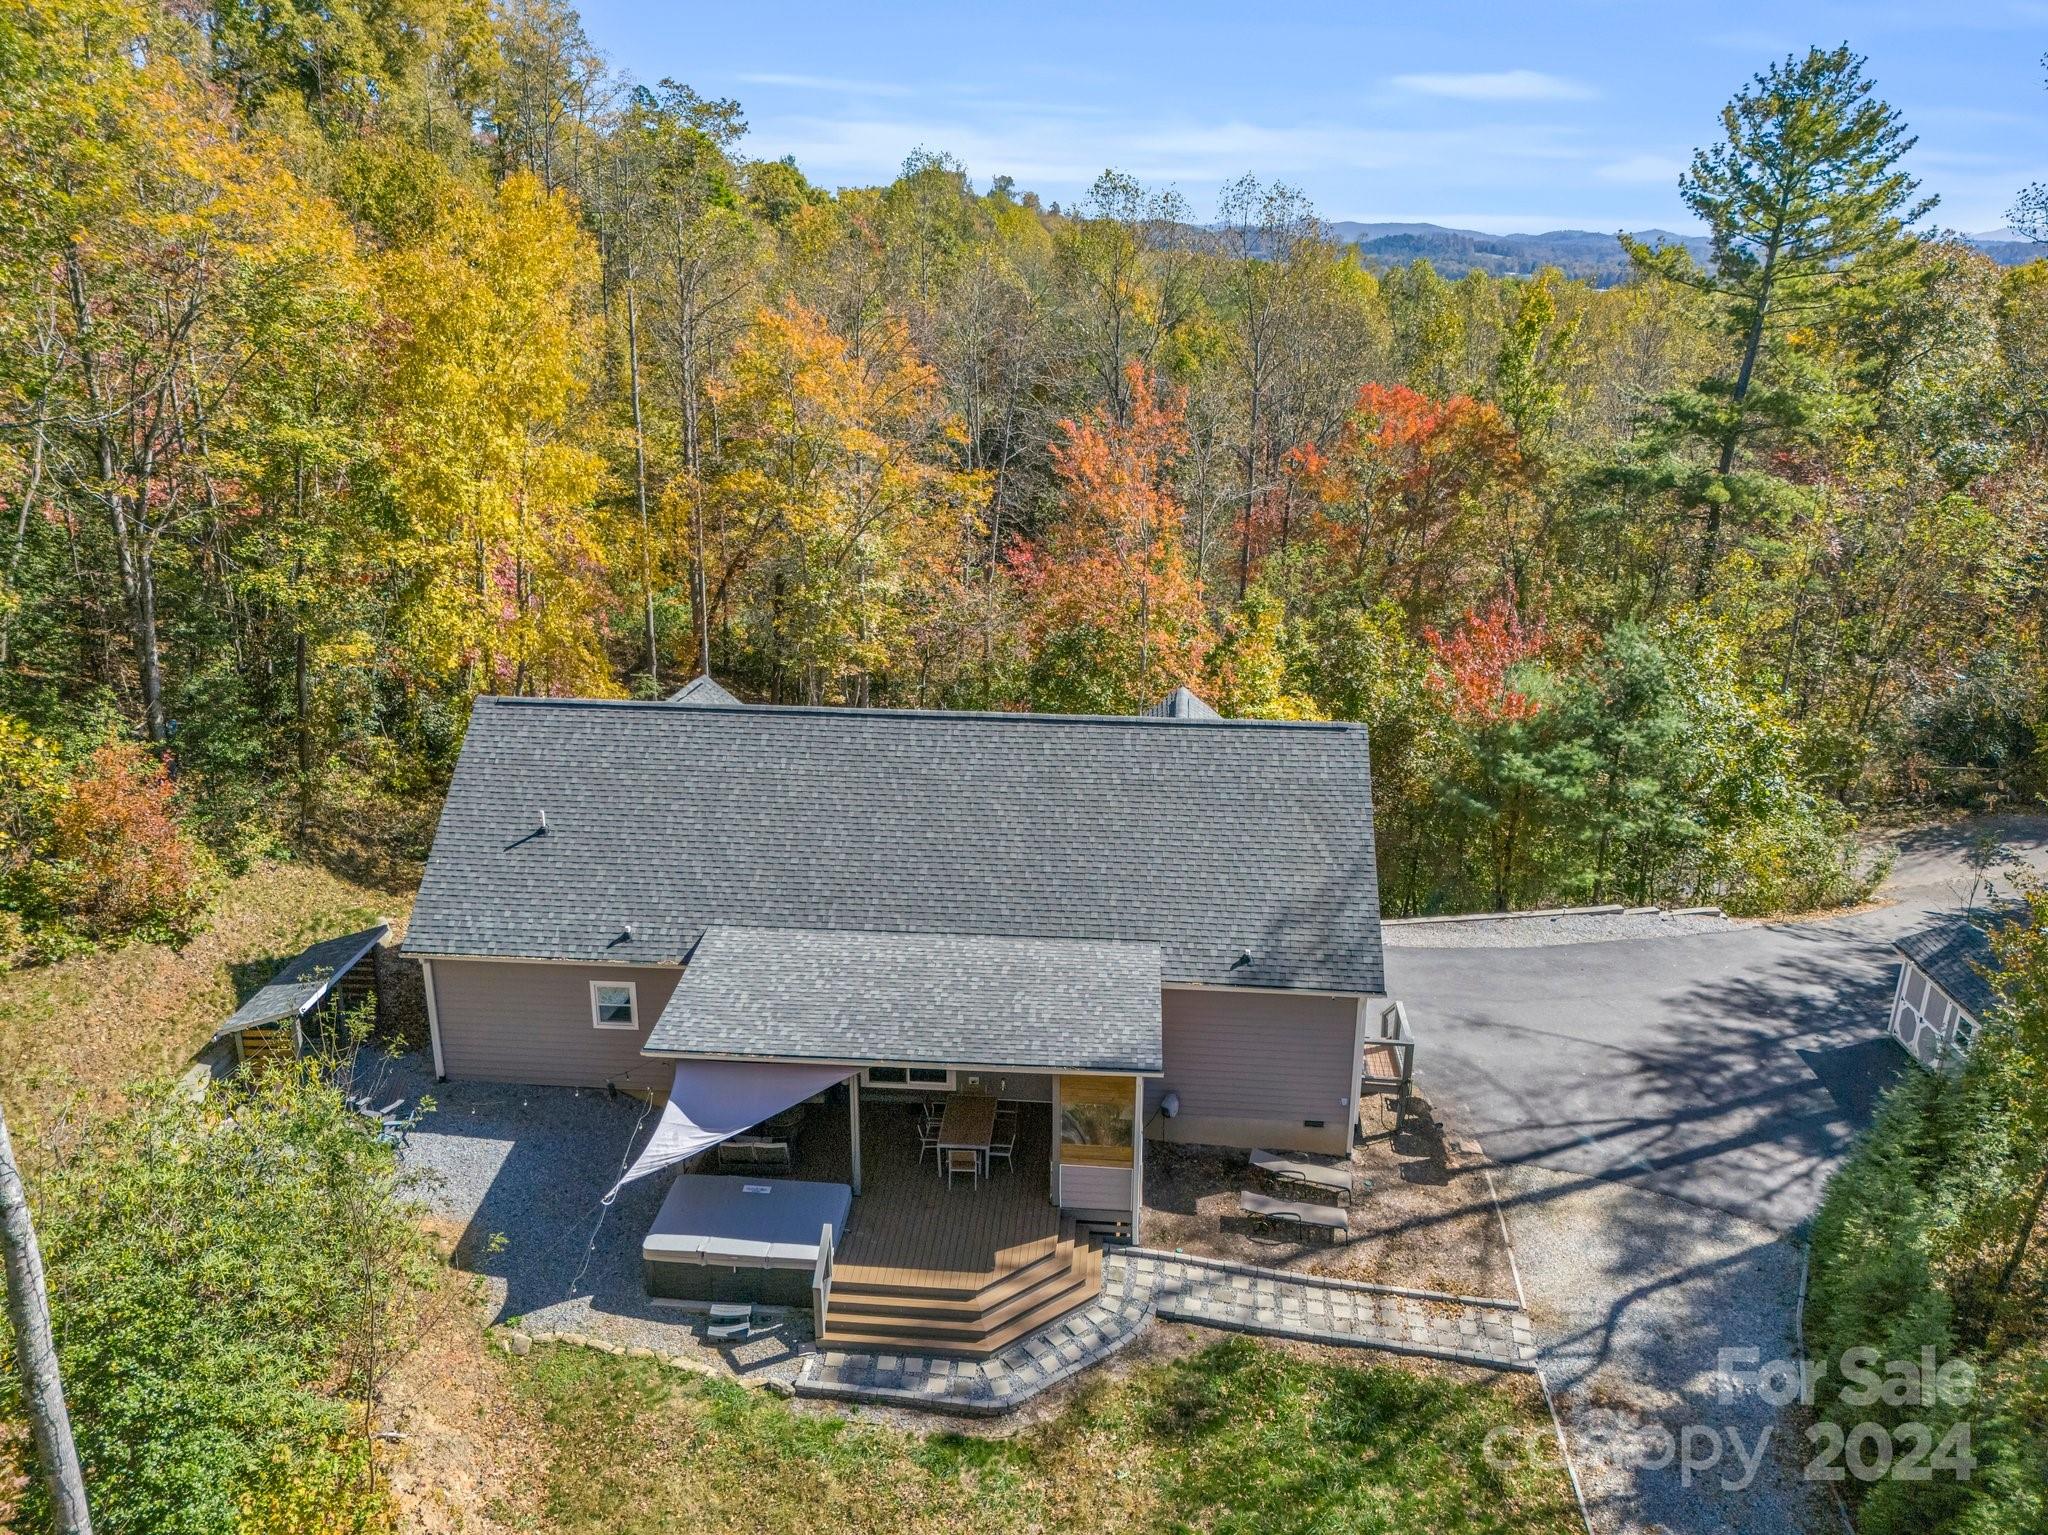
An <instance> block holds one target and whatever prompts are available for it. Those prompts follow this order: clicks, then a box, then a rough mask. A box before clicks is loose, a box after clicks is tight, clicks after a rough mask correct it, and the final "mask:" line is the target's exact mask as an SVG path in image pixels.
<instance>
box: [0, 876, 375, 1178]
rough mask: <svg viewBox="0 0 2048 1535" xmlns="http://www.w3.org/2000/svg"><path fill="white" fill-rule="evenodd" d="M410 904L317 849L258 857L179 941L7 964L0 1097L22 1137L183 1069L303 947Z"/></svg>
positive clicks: (0, 992)
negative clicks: (178, 944)
mask: <svg viewBox="0 0 2048 1535" xmlns="http://www.w3.org/2000/svg"><path fill="white" fill-rule="evenodd" d="M411 904H412V897H411V895H410V894H409V893H407V892H405V891H400V890H391V889H381V888H377V887H375V886H373V885H369V884H359V883H356V882H354V881H352V880H349V879H346V878H343V877H341V876H339V875H337V874H334V873H332V872H330V871H329V870H327V869H325V868H323V867H322V866H320V865H319V864H317V863H313V862H310V861H308V862H303V863H266V864H259V865H258V866H256V867H255V868H253V869H251V870H250V871H249V872H248V873H246V874H243V875H241V876H240V877H238V878H236V879H234V880H231V881H229V883H228V885H227V886H226V888H225V889H224V890H223V891H222V892H221V895H220V897H219V899H218V901H217V902H216V903H215V908H214V910H213V912H212V913H211V915H210V917H209V920H208V924H207V927H206V929H205V931H203V932H201V933H200V934H199V935H198V936H197V937H195V938H193V939H192V941H191V942H190V943H188V944H186V946H185V947H184V948H182V949H173V948H171V947H169V946H168V945H162V944H148V943H132V944H129V945H126V946H125V947H122V948H118V949H109V950H101V951H96V952H92V953H86V954H79V955H75V956H73V957H72V958H70V959H67V960H63V961H61V962H60V963H58V964H54V965H44V966H37V967H35V968H33V969H28V970H19V971H15V972H13V973H11V974H4V975H0V1107H4V1108H5V1109H6V1111H7V1114H8V1116H9V1118H10V1120H11V1121H12V1122H13V1124H14V1133H15V1139H16V1141H17V1142H18V1143H19V1142H21V1141H23V1140H25V1139H26V1138H27V1135H28V1133H29V1132H30V1131H32V1130H34V1129H36V1128H39V1127H41V1126H43V1125H46V1124H48V1123H49V1121H50V1119H51V1118H52V1116H54V1115H56V1114H58V1113H59V1112H61V1111H63V1110H65V1109H67V1108H68V1107H70V1106H72V1105H74V1104H75V1105H78V1106H79V1107H80V1108H82V1109H83V1111H84V1112H87V1113H92V1114H103V1113H107V1112H109V1111H111V1110H112V1109H113V1108H114V1107H116V1106H117V1105H118V1104H119V1102H120V1100H121V1096H122V1092H123V1089H125V1088H127V1087H128V1086H130V1085H131V1084H133V1083H135V1082H138V1081H141V1080H144V1079H147V1078H151V1077H155V1076H160V1075H162V1074H164V1073H167V1072H176V1071H178V1070H179V1069H181V1068H182V1067H183V1066H184V1065H185V1063H186V1062H187V1061H188V1060H189V1059H190V1058H191V1056H192V1053H193V1052H194V1051H195V1050H197V1049H198V1048H199V1047H200V1046H201V1045H203V1044H204V1043H205V1042H206V1040H207V1038H208V1037H209V1036H210V1035H211V1034H212V1032H213V1030H214V1027H215V1026H216V1025H217V1024H219V1022H220V1021H221V1019H223V1018H225V1017H226V1016H227V1015H228V1014H229V1013H230V1012H232V1011H233V1010H234V1007H235V1004H236V1003H237V1002H238V1001H239V1000H241V997H242V996H243V995H246V994H247V993H248V992H249V991H252V990H254V989H255V987H256V986H258V985H261V984H262V982H263V981H264V980H266V979H268V978H269V976H270V974H271V973H272V971H273V970H274V969H275V968H276V966H277V965H279V964H281V963H283V961H284V960H286V959H288V958H290V957H291V955H292V954H293V953H295V952H296V951H297V950H299V949H300V948H303V947H304V946H305V945H306V944H308V943H310V942H312V941H313V940H314V939H316V938H327V937H332V936H333V935H334V934H336V933H341V932H346V931H348V929H349V928H350V927H351V926H356V927H360V926H363V925H365V924H367V923H368V922H371V921H373V920H375V919H376V918H378V917H384V916H400V917H402V916H403V915H404V913H405V912H406V911H407V910H408V909H409V908H410V907H411Z"/></svg>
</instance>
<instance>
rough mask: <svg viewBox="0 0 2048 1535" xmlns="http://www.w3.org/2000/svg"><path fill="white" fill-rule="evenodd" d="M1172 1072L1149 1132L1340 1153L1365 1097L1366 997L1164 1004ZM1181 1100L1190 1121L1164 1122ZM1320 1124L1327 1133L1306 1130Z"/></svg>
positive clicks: (1222, 998) (1197, 994)
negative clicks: (1361, 1054)
mask: <svg viewBox="0 0 2048 1535" xmlns="http://www.w3.org/2000/svg"><path fill="white" fill-rule="evenodd" d="M1161 1021H1162V1027H1163V1030H1164V1044H1165V1055H1166V1062H1165V1064H1166V1072H1165V1075H1164V1076H1163V1077H1161V1078H1160V1079H1158V1080H1156V1081H1153V1082H1149V1083H1147V1084H1146V1092H1145V1108H1146V1114H1147V1116H1148V1125H1147V1133H1148V1134H1150V1135H1151V1136H1153V1137H1154V1138H1155V1139H1164V1140H1170V1141H1183V1142H1192V1143H1197V1144H1202V1145H1211V1146H1247V1147H1249V1146H1266V1147H1271V1148H1274V1149H1276V1150H1292V1151H1327V1152H1339V1151H1343V1150H1345V1149H1346V1148H1348V1147H1349V1146H1350V1144H1351V1116H1352V1115H1353V1114H1354V1113H1355V1112H1356V1109H1355V1108H1354V1104H1355V1103H1356V1101H1357V1093H1358V1057H1357V1054H1356V1044H1357V1032H1356V1031H1357V1026H1358V998H1356V997H1317V996H1303V995H1300V994H1298V993H1292V992H1276V991H1253V990H1250V989H1245V990H1238V991H1231V990H1223V989H1214V990H1195V991H1180V990H1174V989H1171V988H1169V989H1168V990H1167V991H1166V992H1165V993H1164V994H1163V997H1162V1020H1161ZM1168 1092H1176V1093H1179V1094H1180V1113H1179V1115H1178V1116H1177V1117H1175V1118H1173V1119H1166V1118H1164V1117H1162V1116H1158V1115H1157V1114H1156V1113H1155V1111H1156V1109H1157V1107H1158V1104H1159V1100H1160V1098H1161V1097H1163V1096H1164V1095H1165V1094H1166V1093H1168ZM1312 1119H1319V1120H1321V1121H1322V1125H1321V1127H1320V1128H1318V1127H1315V1126H1311V1125H1308V1124H1305V1123H1304V1121H1306V1120H1312Z"/></svg>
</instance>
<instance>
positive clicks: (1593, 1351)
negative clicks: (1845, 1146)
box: [1495, 1164, 1830, 1535]
mask: <svg viewBox="0 0 2048 1535" xmlns="http://www.w3.org/2000/svg"><path fill="white" fill-rule="evenodd" d="M1495 1177H1496V1179H1497V1180H1498V1182H1499V1185H1500V1196H1501V1202H1502V1205H1503V1208H1504V1211H1505V1214H1506V1216H1507V1221H1508V1227H1509V1230H1510V1232H1511V1233H1512V1235H1513V1238H1514V1243H1515V1253H1516V1258H1517V1261H1518V1262H1519V1264H1520V1266H1521V1271H1522V1275H1523V1280H1524V1284H1525V1286H1526V1288H1527V1293H1528V1298H1529V1319H1530V1323H1531V1326H1532V1328H1533V1330H1534V1333H1535V1336H1536V1339H1537V1353H1536V1363H1537V1365H1538V1367H1539V1368H1540V1369H1541V1370H1542V1372H1543V1376H1544V1379H1545V1380H1546V1381H1548V1382H1549V1384H1550V1387H1551V1390H1552V1391H1553V1392H1554V1393H1555V1394H1556V1397H1557V1408H1558V1413H1559V1416H1560V1417H1561V1418H1562V1420H1563V1422H1564V1424H1565V1426H1566V1429H1567V1431H1568V1432H1569V1434H1570V1436H1571V1443H1572V1455H1573V1460H1574V1462H1575V1464H1576V1465H1577V1468H1578V1472H1579V1479H1580V1484H1581V1486H1582V1488H1583V1489H1584V1492H1585V1495H1586V1505H1587V1512H1588V1513H1589V1514H1590V1515H1591V1517H1592V1520H1593V1527H1594V1529H1596V1530H1598V1531H1601V1532H1603V1535H1604V1532H1608V1531H1617V1532H1618V1531H1627V1532H1637V1531H1647V1530H1654V1529H1657V1528H1658V1527H1660V1526H1661V1527H1663V1528H1665V1529H1668V1530H1671V1531H1675V1532H1683V1535H1737V1532H1740V1535H1800V1532H1803V1531H1824V1530H1827V1529H1829V1528H1830V1515H1829V1512H1828V1510H1827V1508H1826V1506H1825V1504H1824V1502H1823V1501H1822V1499H1823V1497H1824V1494H1823V1493H1822V1492H1821V1491H1820V1489H1819V1488H1817V1487H1813V1486H1810V1485H1809V1484H1807V1483H1805V1482H1804V1481H1802V1480H1801V1479H1800V1478H1799V1477H1798V1475H1797V1471H1798V1468H1799V1464H1800V1461H1801V1460H1802V1459H1803V1454H1802V1449H1803V1445H1804V1440H1803V1438H1802V1436H1801V1432H1800V1426H1799V1425H1798V1424H1797V1423H1796V1422H1795V1421H1792V1420H1791V1419H1789V1418H1781V1417H1780V1415H1779V1413H1778V1412H1777V1410H1776V1409H1775V1408H1772V1407H1770V1406H1767V1405H1766V1404H1765V1403H1764V1402H1763V1401H1762V1400H1761V1398H1759V1397H1758V1396H1757V1395H1756V1394H1755V1393H1753V1392H1746V1391H1745V1392H1741V1393H1730V1394H1729V1396H1728V1397H1727V1398H1725V1399H1724V1396H1723V1393H1722V1391H1721V1389H1720V1387H1719V1385H1718V1378H1717V1375H1716V1372H1715V1363H1716V1360H1717V1357H1718V1351H1719V1350H1721V1349H1723V1348H1753V1349H1755V1350H1757V1353H1756V1356H1755V1357H1756V1358H1757V1359H1758V1360H1759V1361H1762V1360H1774V1359H1796V1358H1798V1357H1799V1356H1798V1353H1797V1340H1796V1338H1795V1336H1794V1331H1793V1325H1794V1324H1793V1318H1792V1309H1791V1302H1792V1299H1793V1297H1794V1296H1796V1294H1797V1293H1798V1286H1799V1266H1800V1251H1799V1247H1798V1245H1797V1244H1796V1243H1795V1242H1793V1241H1791V1240H1789V1239H1787V1238H1784V1237H1782V1236H1781V1235H1780V1234H1779V1233H1777V1232H1775V1231H1773V1230H1771V1229H1770V1228H1769V1227H1766V1226H1760V1225H1756V1224H1754V1223H1752V1222H1749V1221H1744V1220H1740V1219H1737V1218H1735V1217H1732V1216H1729V1215H1727V1214H1725V1213H1723V1212H1721V1211H1717V1210H1709V1209H1704V1208H1702V1207H1700V1206H1698V1205H1695V1204H1690V1203H1687V1202H1685V1201H1683V1200H1677V1199H1670V1198H1666V1197H1665V1196H1663V1195H1661V1194H1657V1193H1653V1192H1651V1191H1649V1190H1645V1189H1639V1188H1634V1187H1631V1186H1630V1185H1628V1184H1625V1183H1617V1182H1612V1181H1607V1180H1601V1179H1587V1178H1584V1177H1580V1176H1577V1175H1574V1174H1569V1173H1560V1172H1556V1171H1553V1170H1551V1169H1548V1168H1543V1167H1538V1166H1535V1165H1533V1164H1524V1165H1522V1166H1519V1167H1509V1168H1503V1169H1500V1170H1499V1171H1498V1172H1496V1174H1495ZM1667 1443H1668V1444H1671V1445H1673V1446H1676V1447H1682V1448H1683V1449H1684V1454H1683V1455H1682V1456H1681V1455H1670V1456H1667V1455H1665V1454H1663V1453H1662V1450H1663V1446H1664V1445H1665V1444H1667ZM1738 1443H1739V1445H1740V1447H1741V1448H1740V1450H1739V1451H1738V1450H1737V1449H1736V1448H1735V1446H1736V1445H1737V1444H1738ZM1759 1444H1761V1445H1762V1446H1763V1451H1762V1458H1761V1460H1757V1447H1758V1445H1759ZM1745 1458H1747V1459H1749V1460H1751V1461H1755V1463H1756V1464H1755V1470H1754V1472H1753V1473H1750V1472H1748V1471H1746V1468H1745V1466H1744V1464H1743V1461H1744V1459H1745ZM1687 1459H1690V1461H1691V1462H1692V1465H1691V1466H1688V1465H1686V1464H1685V1461H1686V1460H1687ZM1709 1459H1712V1460H1713V1462H1714V1463H1713V1464H1710V1465H1709V1464H1703V1463H1704V1462H1706V1461H1708V1460H1709Z"/></svg>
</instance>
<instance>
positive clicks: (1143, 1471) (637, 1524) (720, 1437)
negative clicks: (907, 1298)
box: [505, 1339, 1580, 1535]
mask: <svg viewBox="0 0 2048 1535" xmlns="http://www.w3.org/2000/svg"><path fill="white" fill-rule="evenodd" d="M505 1368H507V1369H508V1370H509V1371H511V1373H512V1375H513V1378H514V1380H515V1383H516V1384H515V1389H516V1390H517V1391H520V1392H522V1393H524V1394H526V1395H527V1396H528V1397H529V1398H530V1400H531V1403H532V1405H533V1407H534V1409H535V1411H536V1413H537V1415H538V1417H539V1418H540V1420H541V1421H542V1422H543V1423H544V1425H545V1428H546V1437H547V1440H548V1442H549V1445H550V1455H551V1463H550V1464H549V1465H548V1466H547V1467H546V1468H545V1474H546V1492H545V1502H546V1512H547V1516H548V1523H549V1525H550V1527H551V1528H552V1529H554V1530H555V1531H557V1532H559V1535H584V1532H589V1535H598V1532H603V1535H652V1532H656V1531H662V1532H667V1531H682V1530H720V1531H734V1532H758V1535H780V1532H785V1531H786V1532H797V1531H803V1532H815V1535H825V1532H828V1531H829V1532H833V1535H837V1532H841V1531H848V1532H851V1531H874V1532H877V1535H880V1532H899V1531H901V1532H917V1531H929V1532H934V1535H936V1532H942V1531H943V1532H947V1535H953V1532H962V1531H977V1532H978V1531H1018V1532H1023V1531H1057V1532H1060V1535H1080V1532H1085V1531H1096V1530H1101V1531H1110V1530H1116V1531H1130V1530H1160V1531H1167V1530H1200V1531H1205V1532H1218V1535H1221V1532H1243V1535H1252V1532H1257V1535H1285V1532H1289V1531H1300V1532H1309V1531H1315V1532H1318V1535H1328V1532H1334V1531H1345V1532H1359V1535H1373V1532H1378V1531H1385V1532H1388V1535H1395V1532H1399V1535H1423V1532H1428V1535H1466V1532H1482V1531H1483V1532H1499V1535H1509V1532H1514V1535H1542V1532H1548V1531H1554V1532H1558V1535H1565V1532H1570V1531H1575V1530H1577V1529H1578V1528H1579V1527H1580V1526H1579V1522H1578V1515H1577V1510H1576V1507H1575V1505H1574V1503H1573V1501H1572V1495H1571V1490H1570V1487H1569V1485H1568V1483H1567V1482H1566V1480H1565V1477H1564V1474H1563V1472H1562V1471H1561V1470H1560V1469H1559V1468H1558V1467H1557V1466H1556V1465H1555V1463H1554V1457H1553V1459H1552V1460H1551V1461H1549V1462H1546V1463H1539V1464H1530V1463H1529V1460H1528V1459H1526V1458H1525V1459H1524V1460H1522V1461H1519V1462H1517V1463H1516V1469H1514V1470H1513V1471H1512V1472H1510V1473H1507V1474H1503V1473H1501V1472H1498V1471H1495V1470H1493V1469H1492V1468H1490V1467H1489V1466H1488V1465H1487V1463H1486V1460H1485V1458H1484V1457H1483V1455H1482V1453H1481V1446H1482V1442H1483V1441H1484V1439H1485V1436H1486V1433H1487V1430H1488V1429H1490V1428H1492V1427H1494V1426H1495V1425H1497V1424H1506V1425H1512V1426H1515V1427H1518V1428H1523V1429H1528V1430H1530V1431H1531V1435H1532V1439H1536V1440H1540V1438H1541V1436H1547V1434H1548V1433H1549V1421H1548V1418H1547V1416H1546V1414H1545V1411H1544V1407H1543V1402H1542V1398H1541V1397H1540V1396H1539V1395H1538V1394H1537V1389H1536V1387H1535V1385H1534V1383H1533V1382H1531V1381H1529V1380H1527V1379H1526V1378H1524V1377H1502V1378H1500V1379H1498V1380H1488V1381H1480V1382H1476V1383H1475V1382H1466V1381H1453V1380H1449V1379H1443V1378H1437V1377H1432V1376H1424V1375H1419V1374H1414V1373H1411V1372H1408V1371H1404V1370H1397V1369H1391V1368H1386V1367H1366V1368H1343V1367H1335V1366H1330V1365H1325V1364H1318V1363H1310V1362H1307V1361H1305V1360H1302V1359H1299V1358H1296V1357H1294V1356H1291V1355H1288V1354H1285V1353H1282V1352H1280V1351H1278V1350H1275V1349H1271V1348H1268V1347H1265V1346H1264V1345H1261V1344H1258V1343H1254V1342H1252V1341H1250V1340H1247V1339H1235V1340H1232V1341H1229V1342H1225V1343H1220V1344H1217V1345H1215V1346H1213V1347H1210V1348H1207V1349H1205V1350H1203V1351H1202V1352H1200V1353H1197V1354H1194V1355H1191V1356H1188V1357H1186V1358H1183V1359H1179V1360H1175V1361H1173V1362H1171V1363H1163V1364H1148V1365H1145V1366H1143V1367H1141V1368H1140V1369H1138V1370H1136V1371H1134V1372H1132V1374H1131V1375H1130V1376H1129V1377H1127V1378H1126V1379H1124V1380H1122V1381H1114V1382H1113V1381H1109V1380H1102V1381H1099V1382H1098V1383H1096V1384H1095V1385H1094V1386H1093V1388H1092V1389H1090V1390H1088V1391H1086V1392H1084V1393H1083V1394H1082V1395H1081V1396H1080V1397H1079V1398H1078V1399H1077V1400H1075V1401H1074V1402H1073V1403H1072V1404H1071V1405H1070V1406H1069V1407H1068V1408H1067V1410H1066V1411H1064V1412H1063V1413H1061V1414H1060V1416H1058V1417H1057V1418H1055V1419H1052V1420H1050V1421H1048V1422H1046V1423H1044V1424H1041V1425H1039V1426H1037V1427H1033V1428H1030V1429H1026V1430H1024V1431H1022V1432H1021V1433H1018V1434H1016V1435H1014V1436H1011V1437H1008V1438H1002V1439H989V1438H974V1437H964V1436H961V1435H956V1434H922V1433H907V1432H900V1431H898V1430H895V1429H891V1428H887V1427H882V1426H870V1425H867V1424H860V1423H854V1422H850V1421H848V1420H846V1419H845V1418H842V1417H840V1416H838V1415H836V1414H825V1413H812V1412H800V1411H796V1410H793V1409H792V1408H791V1407H790V1406H789V1405H788V1404H786V1403H784V1402H782V1401H780V1400H778V1399H776V1398H773V1397H770V1396H767V1395H766V1394H764V1393H759V1392H754V1391H749V1390H746V1389H744V1388H742V1387H739V1386H734V1385H729V1384H725V1383H723V1382H715V1381H706V1380H704V1379H703V1378H701V1377H698V1376H694V1375H683V1374H680V1373H679V1372H675V1371H672V1370H664V1369H663V1368H662V1367H661V1366H659V1365H657V1364H655V1363H653V1362H652V1361H646V1360H627V1359H623V1358H616V1357H613V1356H609V1355H603V1354H595V1353H590V1352H587V1351H585V1350H582V1349H576V1348H562V1347H543V1348H540V1349H536V1350H535V1351H534V1353H533V1354H532V1355H530V1356H529V1357H527V1358H525V1359H523V1360H509V1361H506V1363H505Z"/></svg>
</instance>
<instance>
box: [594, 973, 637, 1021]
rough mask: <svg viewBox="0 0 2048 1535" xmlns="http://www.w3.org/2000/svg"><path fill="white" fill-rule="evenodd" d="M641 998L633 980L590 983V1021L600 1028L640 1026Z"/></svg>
mask: <svg viewBox="0 0 2048 1535" xmlns="http://www.w3.org/2000/svg"><path fill="white" fill-rule="evenodd" d="M638 1002H639V998H638V997H637V995H636V994H635V991H634V986H633V983H632V982H631V981H592V982H591V983H590V1022H591V1025H592V1027H594V1028H600V1029H636V1028H638V1027H639V1026H640V1019H639V1016H638V1014H639V1009H638Z"/></svg>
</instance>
